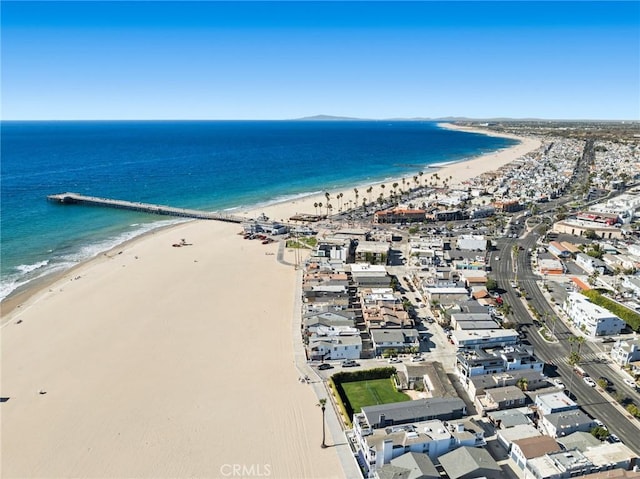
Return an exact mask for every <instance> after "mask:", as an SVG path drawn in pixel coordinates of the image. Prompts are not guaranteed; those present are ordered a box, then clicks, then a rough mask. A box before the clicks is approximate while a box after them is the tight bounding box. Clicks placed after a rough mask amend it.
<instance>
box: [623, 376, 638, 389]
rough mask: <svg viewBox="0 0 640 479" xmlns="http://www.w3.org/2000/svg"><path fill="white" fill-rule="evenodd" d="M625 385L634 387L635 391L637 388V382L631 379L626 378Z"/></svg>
mask: <svg viewBox="0 0 640 479" xmlns="http://www.w3.org/2000/svg"><path fill="white" fill-rule="evenodd" d="M624 383H625V384H626V385H627V386H629V387H632V388H633V389H635V388H636V387H637V386H636V382H635V381H634V380H633V379H629V378H624Z"/></svg>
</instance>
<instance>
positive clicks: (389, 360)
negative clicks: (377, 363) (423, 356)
mask: <svg viewBox="0 0 640 479" xmlns="http://www.w3.org/2000/svg"><path fill="white" fill-rule="evenodd" d="M387 361H388V362H389V364H397V363H401V362H402V360H401V359H400V358H389V359H388V360H387Z"/></svg>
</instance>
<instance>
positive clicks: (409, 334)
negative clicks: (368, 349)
mask: <svg viewBox="0 0 640 479" xmlns="http://www.w3.org/2000/svg"><path fill="white" fill-rule="evenodd" d="M369 334H370V335H371V342H372V343H373V349H374V350H375V353H376V355H381V354H382V353H383V352H384V351H386V350H389V349H395V350H396V351H397V352H403V351H406V350H407V349H410V348H416V347H419V345H420V335H419V334H418V331H417V330H416V329H372V330H370V331H369Z"/></svg>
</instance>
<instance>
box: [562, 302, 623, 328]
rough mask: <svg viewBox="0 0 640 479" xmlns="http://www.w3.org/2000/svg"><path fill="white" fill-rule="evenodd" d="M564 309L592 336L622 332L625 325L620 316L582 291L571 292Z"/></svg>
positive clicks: (577, 324) (574, 322)
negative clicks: (592, 300) (593, 300)
mask: <svg viewBox="0 0 640 479" xmlns="http://www.w3.org/2000/svg"><path fill="white" fill-rule="evenodd" d="M563 309H564V311H565V312H566V313H567V315H568V316H569V318H570V319H571V321H572V322H573V324H574V325H576V326H577V327H578V328H580V329H581V330H582V331H584V332H585V334H587V335H589V336H591V337H596V336H604V335H610V336H611V335H616V334H620V332H621V331H622V329H623V328H624V326H625V322H624V321H623V320H621V319H620V318H619V317H618V316H616V315H615V314H613V313H611V312H610V311H608V310H606V309H604V308H603V307H601V306H598V305H597V304H593V303H592V302H591V301H589V299H588V298H587V297H586V296H584V295H582V294H580V293H569V296H567V299H566V301H565V302H564V304H563Z"/></svg>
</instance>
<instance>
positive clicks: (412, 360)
mask: <svg viewBox="0 0 640 479" xmlns="http://www.w3.org/2000/svg"><path fill="white" fill-rule="evenodd" d="M420 361H424V358H423V357H422V356H413V357H412V358H411V362H412V363H418V362H420Z"/></svg>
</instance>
